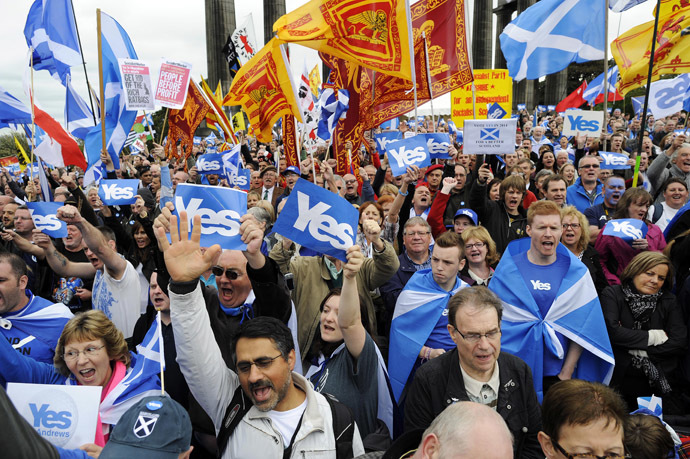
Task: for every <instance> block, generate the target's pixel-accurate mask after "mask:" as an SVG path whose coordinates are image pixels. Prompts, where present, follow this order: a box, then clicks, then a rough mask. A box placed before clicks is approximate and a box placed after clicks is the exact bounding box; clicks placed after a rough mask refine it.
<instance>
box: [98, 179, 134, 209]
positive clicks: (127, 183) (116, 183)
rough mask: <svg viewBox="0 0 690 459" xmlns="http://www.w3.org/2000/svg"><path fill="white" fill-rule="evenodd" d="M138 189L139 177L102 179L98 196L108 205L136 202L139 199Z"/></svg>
mask: <svg viewBox="0 0 690 459" xmlns="http://www.w3.org/2000/svg"><path fill="white" fill-rule="evenodd" d="M138 189H139V180H137V179H122V180H101V186H100V187H99V188H98V197H100V198H101V201H103V204H105V205H107V206H119V205H123V204H134V203H135V202H136V201H137V193H138V191H137V190H138Z"/></svg>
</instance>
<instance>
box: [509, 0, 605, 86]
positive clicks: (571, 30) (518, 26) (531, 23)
mask: <svg viewBox="0 0 690 459" xmlns="http://www.w3.org/2000/svg"><path fill="white" fill-rule="evenodd" d="M604 10H605V5H604V3H603V2H601V1H599V0H541V1H539V2H537V3H535V4H534V5H532V6H530V7H529V8H527V9H526V10H525V11H523V12H522V14H520V15H519V16H518V17H517V18H515V19H514V20H513V21H512V22H511V23H510V24H508V25H507V26H506V28H505V29H504V30H503V33H502V34H501V35H500V37H499V38H500V41H501V50H502V51H503V55H504V56H505V58H506V62H507V64H508V73H509V74H510V76H511V77H512V78H513V79H514V80H515V81H521V80H524V79H525V78H527V79H528V80H535V79H537V78H540V77H542V76H544V75H550V74H552V73H556V72H559V71H561V70H563V69H564V68H566V67H567V66H568V65H569V64H570V63H571V62H577V63H582V62H587V61H593V60H598V59H603V58H604V46H605V39H604V12H605V11H604Z"/></svg>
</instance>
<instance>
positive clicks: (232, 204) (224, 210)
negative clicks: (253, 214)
mask: <svg viewBox="0 0 690 459" xmlns="http://www.w3.org/2000/svg"><path fill="white" fill-rule="evenodd" d="M174 204H175V210H174V212H173V214H174V215H177V217H178V218H179V216H180V212H182V211H186V212H187V220H188V223H189V231H190V232H191V231H192V221H193V219H194V216H195V215H199V216H200V217H201V241H200V243H201V246H202V247H211V246H212V245H214V244H219V245H220V246H221V248H223V249H229V250H245V249H246V248H247V245H246V244H245V243H244V242H242V239H241V237H240V217H241V216H242V215H244V214H246V213H247V194H246V193H245V192H243V191H239V190H233V189H232V188H222V187H217V186H208V185H191V184H187V183H180V184H179V185H177V188H176V189H175V200H174Z"/></svg>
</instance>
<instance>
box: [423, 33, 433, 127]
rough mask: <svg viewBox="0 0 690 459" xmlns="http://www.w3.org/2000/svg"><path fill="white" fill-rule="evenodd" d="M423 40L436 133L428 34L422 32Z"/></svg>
mask: <svg viewBox="0 0 690 459" xmlns="http://www.w3.org/2000/svg"><path fill="white" fill-rule="evenodd" d="M422 38H423V39H424V60H425V61H426V79H427V83H428V85H429V103H430V104H431V122H432V124H433V126H434V132H436V118H435V117H434V91H433V89H431V68H430V66H429V48H428V46H427V41H426V32H424V31H422Z"/></svg>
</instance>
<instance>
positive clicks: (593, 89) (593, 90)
mask: <svg viewBox="0 0 690 459" xmlns="http://www.w3.org/2000/svg"><path fill="white" fill-rule="evenodd" d="M616 83H618V66H617V65H614V66H613V67H611V68H610V69H609V71H608V87H607V88H608V92H609V96H610V95H611V94H615V93H616ZM603 94H604V72H602V73H600V74H599V75H598V76H597V77H596V78H595V79H593V80H592V82H591V83H589V84H588V85H587V89H585V92H583V93H582V98H583V99H585V100H586V101H587V103H588V104H589V105H595V101H596V100H597V97H599V96H600V95H603Z"/></svg>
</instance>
